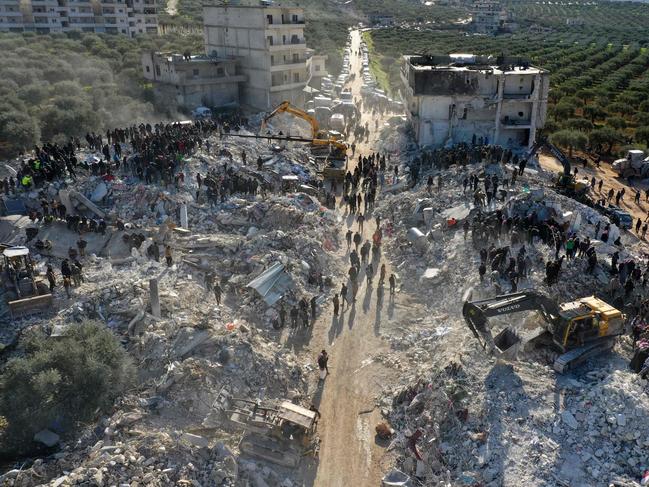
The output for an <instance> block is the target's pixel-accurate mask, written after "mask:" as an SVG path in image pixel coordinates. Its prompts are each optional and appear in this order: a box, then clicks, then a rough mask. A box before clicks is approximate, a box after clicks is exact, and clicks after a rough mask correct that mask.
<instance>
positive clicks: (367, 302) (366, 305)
mask: <svg viewBox="0 0 649 487" xmlns="http://www.w3.org/2000/svg"><path fill="white" fill-rule="evenodd" d="M371 302H372V285H371V284H369V283H368V284H367V287H366V288H365V297H364V298H363V312H364V313H367V312H368V311H369V310H370V303H371Z"/></svg>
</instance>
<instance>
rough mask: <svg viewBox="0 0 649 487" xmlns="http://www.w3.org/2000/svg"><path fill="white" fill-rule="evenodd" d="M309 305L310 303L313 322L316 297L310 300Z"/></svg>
mask: <svg viewBox="0 0 649 487" xmlns="http://www.w3.org/2000/svg"><path fill="white" fill-rule="evenodd" d="M310 303H311V320H312V321H315V309H316V297H315V296H313V297H312V298H311V301H310Z"/></svg>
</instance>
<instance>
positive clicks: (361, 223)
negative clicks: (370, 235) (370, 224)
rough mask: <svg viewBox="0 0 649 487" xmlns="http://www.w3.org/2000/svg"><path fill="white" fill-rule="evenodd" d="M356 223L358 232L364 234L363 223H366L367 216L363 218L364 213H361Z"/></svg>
mask: <svg viewBox="0 0 649 487" xmlns="http://www.w3.org/2000/svg"><path fill="white" fill-rule="evenodd" d="M356 221H357V222H358V232H359V233H363V223H365V216H363V214H362V213H359V214H358V216H357V217H356Z"/></svg>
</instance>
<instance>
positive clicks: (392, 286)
mask: <svg viewBox="0 0 649 487" xmlns="http://www.w3.org/2000/svg"><path fill="white" fill-rule="evenodd" d="M389 282H390V296H394V292H395V291H396V287H397V278H396V277H394V274H390V279H389Z"/></svg>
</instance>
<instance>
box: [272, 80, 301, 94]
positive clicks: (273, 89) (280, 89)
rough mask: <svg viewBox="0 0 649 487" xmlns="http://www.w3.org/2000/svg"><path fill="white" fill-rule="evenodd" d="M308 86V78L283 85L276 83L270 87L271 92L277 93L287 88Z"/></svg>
mask: <svg viewBox="0 0 649 487" xmlns="http://www.w3.org/2000/svg"><path fill="white" fill-rule="evenodd" d="M305 86H306V79H305V80H304V81H300V82H299V83H286V84H282V85H275V84H273V86H271V87H270V91H271V93H276V92H278V91H287V90H301V89H302V88H304V87H305Z"/></svg>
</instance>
